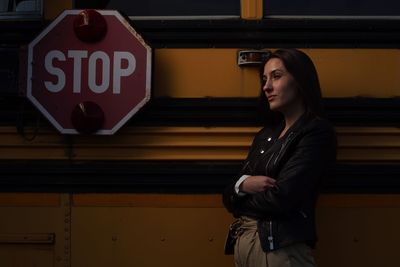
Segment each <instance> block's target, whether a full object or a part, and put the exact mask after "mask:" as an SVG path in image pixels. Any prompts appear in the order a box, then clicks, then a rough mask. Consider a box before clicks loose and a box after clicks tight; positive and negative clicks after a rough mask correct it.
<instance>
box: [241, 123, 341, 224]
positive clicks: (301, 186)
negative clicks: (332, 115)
mask: <svg viewBox="0 0 400 267" xmlns="http://www.w3.org/2000/svg"><path fill="white" fill-rule="evenodd" d="M314 126H315V125H314ZM317 126H318V127H313V128H312V129H309V130H305V131H304V135H302V137H301V138H300V140H299V141H298V142H296V143H295V144H294V145H293V147H292V148H291V149H290V150H289V151H288V153H287V155H286V156H285V157H284V158H283V159H282V166H281V167H280V170H279V172H278V174H277V177H272V178H275V179H276V180H277V183H276V186H275V187H274V188H271V189H268V190H266V191H264V192H261V193H257V194H253V195H249V196H248V197H246V198H244V199H243V200H242V201H240V203H239V205H238V209H239V210H242V211H246V210H251V211H252V213H253V214H256V215H257V217H263V216H265V215H279V214H280V215H286V214H290V212H292V211H293V210H295V209H300V208H301V207H302V205H303V203H304V202H305V201H306V199H310V198H313V196H314V197H315V196H316V195H317V191H318V188H319V185H320V183H321V179H322V177H323V176H324V175H325V173H326V172H327V170H328V169H329V167H330V166H331V165H332V164H333V162H334V160H335V158H336V137H335V133H334V130H333V128H332V127H331V126H330V125H329V126H328V125H326V124H322V125H321V124H319V125H317Z"/></svg>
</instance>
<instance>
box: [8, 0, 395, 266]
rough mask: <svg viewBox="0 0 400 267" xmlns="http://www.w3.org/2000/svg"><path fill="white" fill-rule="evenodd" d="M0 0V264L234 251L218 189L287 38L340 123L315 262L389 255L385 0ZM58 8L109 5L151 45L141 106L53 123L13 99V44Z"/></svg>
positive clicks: (389, 44) (390, 108)
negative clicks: (101, 120) (94, 128)
mask: <svg viewBox="0 0 400 267" xmlns="http://www.w3.org/2000/svg"><path fill="white" fill-rule="evenodd" d="M348 2H349V1H344V0H339V1H317V0H312V1H307V2H304V1H295V0H287V1H278V0H268V1H267V0H266V1H262V0H241V1H239V0H220V1H212V0H204V1H195V0H190V1H189V0H186V1H180V0H170V1H161V0H148V1H122V0H120V1H118V0H109V1H101V0H98V1H95V0H92V1H85V0H75V1H74V0H57V1H52V0H33V1H18V0H10V1H8V0H7V1H0V4H1V6H0V54H1V60H0V111H1V112H0V166H1V167H0V168H1V169H0V218H1V220H0V266H7V267H13V266H28V267H30V266H32V267H33V266H41V267H50V266H60V267H61V266H63V267H79V266H139V267H141V266H174V267H176V266H234V264H233V258H232V256H226V255H224V254H223V246H224V241H225V236H226V232H227V228H228V225H229V224H230V223H231V222H232V220H233V218H232V217H231V215H230V214H228V213H227V211H226V210H225V209H224V208H223V205H222V201H221V192H222V189H223V188H224V186H225V185H226V184H227V183H229V181H231V180H232V179H234V178H235V175H236V173H237V172H238V170H239V168H240V164H241V161H242V160H243V159H244V158H245V156H246V153H247V149H248V148H249V145H250V143H251V140H252V137H253V136H254V134H255V133H256V132H257V131H258V130H259V129H260V127H262V121H261V120H260V118H259V115H258V112H257V97H258V95H259V92H260V81H259V73H258V71H259V66H258V65H257V64H258V63H259V62H258V61H257V60H255V62H253V61H250V60H249V58H251V57H252V56H255V57H256V58H257V57H258V56H260V55H262V53H263V52H265V51H267V50H273V49H276V48H280V47H293V48H298V49H301V50H303V51H305V52H306V53H307V54H309V55H310V56H311V58H312V59H313V61H314V63H315V64H316V67H317V69H318V72H319V76H320V81H321V86H322V90H323V97H324V104H325V107H326V114H327V117H328V119H330V120H331V121H332V123H333V124H334V125H335V128H336V131H337V136H338V164H337V168H336V173H335V175H334V176H332V178H329V179H327V180H326V181H325V183H324V184H325V185H324V188H323V192H322V193H321V196H320V198H319V202H318V209H317V225H318V235H319V242H318V245H317V249H316V250H315V256H316V260H317V264H318V266H320V267H333V266H341V267H347V266H349V267H350V266H352V267H353V266H396V264H397V262H398V259H397V257H396V256H397V254H396V253H397V250H396V248H397V243H398V240H399V239H400V230H399V229H398V225H400V195H399V193H400V182H399V177H400V167H399V166H400V165H399V161H400V130H399V125H400V124H399V123H400V120H399V119H400V108H399V107H400V101H399V98H398V97H399V95H400V93H399V92H400V75H399V74H398V73H399V71H400V52H399V50H398V47H399V45H400V34H399V33H400V12H399V11H398V10H399V4H398V3H397V2H396V1H394V0H383V2H382V1H381V2H379V3H378V2H376V3H375V2H373V1H371V0H368V1H362V2H361V1H355V2H352V3H348ZM66 9H112V10H118V11H119V12H120V13H121V14H123V15H124V16H125V17H126V18H127V19H128V20H129V22H130V23H131V25H132V26H133V27H134V28H135V30H137V31H138V32H139V33H140V34H141V35H142V37H143V38H144V39H145V40H146V42H148V44H149V45H150V46H151V47H152V50H153V67H152V92H151V99H150V101H149V103H147V104H146V106H145V107H144V108H143V109H142V110H140V111H139V112H138V113H137V114H135V115H134V116H133V117H132V118H131V119H130V120H129V121H128V122H127V123H126V124H125V125H124V126H123V127H122V128H121V129H120V130H118V132H116V133H115V134H113V135H64V134H60V133H59V132H58V131H57V130H56V129H55V128H54V127H53V126H52V125H51V124H50V123H49V122H48V121H47V119H46V118H45V117H44V116H43V115H42V114H41V113H40V112H39V111H38V110H37V109H36V108H35V107H34V106H33V105H32V104H31V103H30V102H29V101H28V100H27V99H26V95H25V92H24V90H23V88H24V81H25V80H24V76H25V73H26V69H25V68H24V64H23V62H24V60H25V55H26V54H24V51H26V46H27V45H28V44H29V42H31V41H32V40H33V39H34V38H35V37H36V36H37V35H38V34H39V33H40V32H41V31H42V30H44V29H45V27H46V26H47V25H48V24H49V23H51V22H52V21H53V20H54V19H55V18H56V17H57V16H58V15H59V14H60V13H61V12H62V11H64V10H66Z"/></svg>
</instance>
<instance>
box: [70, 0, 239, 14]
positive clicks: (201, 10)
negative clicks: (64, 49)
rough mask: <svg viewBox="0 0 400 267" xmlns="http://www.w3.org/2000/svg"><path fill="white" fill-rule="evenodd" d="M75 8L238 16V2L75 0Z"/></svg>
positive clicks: (218, 0)
mask: <svg viewBox="0 0 400 267" xmlns="http://www.w3.org/2000/svg"><path fill="white" fill-rule="evenodd" d="M75 7H76V8H107V9H115V10H118V11H120V12H122V13H124V14H125V15H127V16H239V15H240V0H145V1H143V0H140V1H139V0H130V1H129V0H109V1H107V0H97V1H95V0H91V1H90V0H76V1H75Z"/></svg>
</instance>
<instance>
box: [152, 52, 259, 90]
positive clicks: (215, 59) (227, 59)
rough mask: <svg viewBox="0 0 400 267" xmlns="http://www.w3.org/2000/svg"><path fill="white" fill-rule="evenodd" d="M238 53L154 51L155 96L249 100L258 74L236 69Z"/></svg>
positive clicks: (256, 85) (256, 83)
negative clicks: (238, 98)
mask: <svg viewBox="0 0 400 267" xmlns="http://www.w3.org/2000/svg"><path fill="white" fill-rule="evenodd" d="M237 52H238V50H237V49H211V48H210V49H156V50H155V66H154V68H155V69H154V76H155V79H154V93H155V95H156V96H171V97H206V96H213V97H215V96H220V97H222V96H223V97H237V96H243V97H246V96H248V97H250V96H253V95H254V92H256V91H257V90H258V88H259V81H258V80H257V79H256V78H257V75H258V74H257V72H255V71H254V69H253V68H250V69H249V68H240V67H238V65H237Z"/></svg>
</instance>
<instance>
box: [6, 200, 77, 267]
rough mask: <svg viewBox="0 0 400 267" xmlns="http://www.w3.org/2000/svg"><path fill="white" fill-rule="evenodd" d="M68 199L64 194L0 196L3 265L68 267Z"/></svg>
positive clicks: (69, 233) (69, 218) (69, 229)
mask: <svg viewBox="0 0 400 267" xmlns="http://www.w3.org/2000/svg"><path fill="white" fill-rule="evenodd" d="M18 197H20V199H18ZM69 199H70V197H69V196H68V195H65V194H64V195H61V194H58V195H57V194H44V193H43V194H42V193H35V194H26V193H0V203H1V205H0V218H1V220H0V266H12V267H14V266H15V267H17V266H24V267H25V266H28V267H34V266H41V267H50V266H54V267H64V266H69V262H70V239H71V238H70V235H71V228H70V220H71V215H70V213H71V211H70V201H69Z"/></svg>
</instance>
